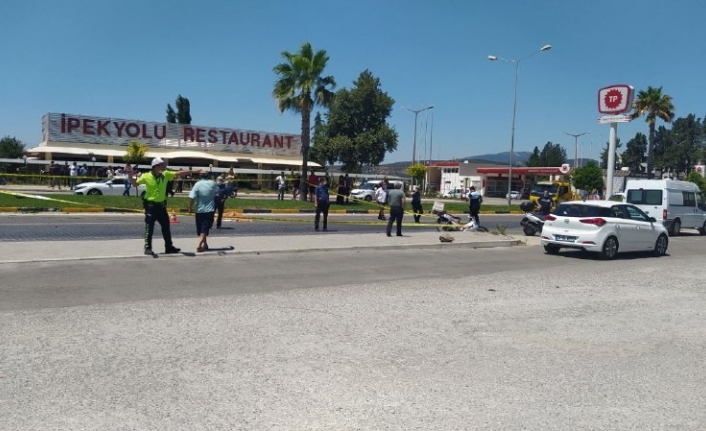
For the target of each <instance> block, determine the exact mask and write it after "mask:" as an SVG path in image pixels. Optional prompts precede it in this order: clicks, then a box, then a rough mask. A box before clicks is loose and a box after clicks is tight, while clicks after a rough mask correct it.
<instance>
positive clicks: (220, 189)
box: [211, 175, 228, 229]
mask: <svg viewBox="0 0 706 431" xmlns="http://www.w3.org/2000/svg"><path fill="white" fill-rule="evenodd" d="M226 199H228V187H227V186H226V182H225V179H224V178H223V176H221V175H219V176H218V178H216V203H215V205H216V214H217V216H216V229H220V228H221V223H222V222H223V210H224V209H225V205H226ZM211 225H213V223H211Z"/></svg>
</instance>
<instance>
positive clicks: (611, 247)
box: [601, 236, 618, 260]
mask: <svg viewBox="0 0 706 431" xmlns="http://www.w3.org/2000/svg"><path fill="white" fill-rule="evenodd" d="M616 254H618V238H616V237H614V236H609V237H608V238H607V239H606V240H605V242H604V243H603V250H601V257H602V258H603V259H605V260H611V259H613V258H614V257H615V255H616Z"/></svg>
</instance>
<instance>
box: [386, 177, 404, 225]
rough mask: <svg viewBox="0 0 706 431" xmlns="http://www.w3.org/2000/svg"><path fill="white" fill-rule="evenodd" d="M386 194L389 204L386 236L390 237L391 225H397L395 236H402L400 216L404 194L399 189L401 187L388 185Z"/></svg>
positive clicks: (402, 211)
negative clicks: (388, 189)
mask: <svg viewBox="0 0 706 431" xmlns="http://www.w3.org/2000/svg"><path fill="white" fill-rule="evenodd" d="M390 187H391V188H390V191H389V192H388V202H390V219H389V220H388V221H387V231H386V233H387V236H392V223H396V225H397V236H402V215H403V214H404V206H405V203H406V198H405V196H404V192H403V191H402V190H401V189H400V187H401V185H400V184H396V185H390Z"/></svg>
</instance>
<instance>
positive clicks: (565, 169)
mask: <svg viewBox="0 0 706 431" xmlns="http://www.w3.org/2000/svg"><path fill="white" fill-rule="evenodd" d="M570 170H571V166H569V164H568V163H564V164H563V165H561V167H560V168H559V172H561V173H562V174H568V173H569V171H570Z"/></svg>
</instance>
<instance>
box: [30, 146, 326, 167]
mask: <svg viewBox="0 0 706 431" xmlns="http://www.w3.org/2000/svg"><path fill="white" fill-rule="evenodd" d="M26 152H27V153H30V154H31V153H44V154H47V153H49V154H68V155H76V156H85V157H92V156H99V157H124V156H125V153H126V149H125V147H120V148H119V149H111V148H81V147H70V146H49V145H40V146H38V147H34V148H30V149H28V150H26ZM153 157H161V158H163V159H168V160H169V161H170V163H172V161H176V162H177V163H178V159H202V160H217V161H219V162H224V163H254V164H262V165H267V166H292V167H294V166H301V160H298V159H291V158H281V159H279V158H276V157H249V155H244V156H243V157H236V156H235V155H229V154H223V153H219V152H209V151H194V150H188V149H184V150H178V149H173V150H171V149H148V150H147V152H146V153H145V158H146V159H151V158H153ZM309 166H311V167H312V168H320V167H321V165H320V164H318V163H315V162H313V161H309Z"/></svg>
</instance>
